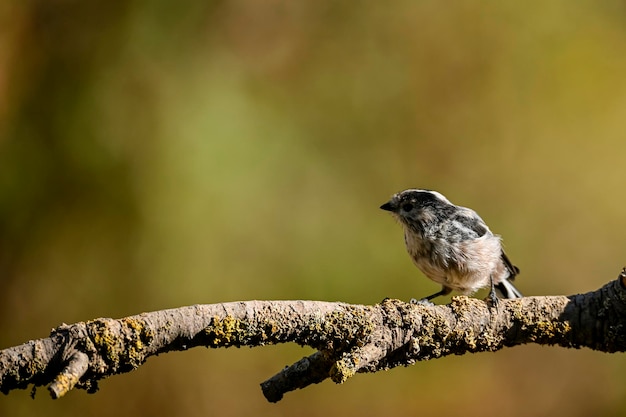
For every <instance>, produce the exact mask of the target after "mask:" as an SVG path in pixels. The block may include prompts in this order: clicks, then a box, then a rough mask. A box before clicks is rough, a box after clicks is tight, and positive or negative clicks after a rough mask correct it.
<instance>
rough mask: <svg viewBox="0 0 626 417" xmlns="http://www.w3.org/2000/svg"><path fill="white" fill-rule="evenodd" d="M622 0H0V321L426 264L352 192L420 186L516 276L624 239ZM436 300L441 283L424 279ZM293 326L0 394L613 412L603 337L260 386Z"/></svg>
mask: <svg viewBox="0 0 626 417" xmlns="http://www.w3.org/2000/svg"><path fill="white" fill-rule="evenodd" d="M625 52H626V7H624V5H623V3H622V2H615V1H608V2H591V1H584V0H583V1H579V2H566V1H564V0H560V1H559V0H556V1H550V2H547V3H546V2H538V1H530V2H518V3H509V2H477V1H465V0H453V1H451V2H436V1H432V0H430V1H429V0H423V1H402V0H400V1H397V2H393V3H384V2H378V1H365V2H360V3H353V2H346V1H326V0H318V1H301V2H286V1H279V0H270V1H265V2H258V1H250V0H234V1H187V2H183V3H173V2H161V1H157V2H146V1H117V0H113V1H108V2H98V1H95V2H80V1H76V0H52V1H50V0H49V1H41V0H26V1H20V0H9V1H4V2H2V3H1V4H0V312H1V314H0V326H1V328H2V329H3V331H2V332H0V346H1V347H8V346H12V345H15V344H20V343H23V342H25V341H26V340H28V339H31V338H39V337H43V336H45V335H46V334H47V332H48V331H49V329H50V328H52V327H54V326H57V325H59V324H60V323H62V322H67V323H71V322H75V321H80V320H87V319H91V318H95V317H99V316H109V317H120V316H125V315H130V314H135V313H139V312H141V311H147V310H158V309H163V308H169V307H175V306H182V305H189V304H195V303H214V302H221V301H232V300H245V299H319V300H329V301H333V300H341V301H346V302H353V303H374V302H378V301H380V300H381V299H383V298H384V297H396V298H402V299H409V298H411V297H416V296H420V295H424V294H427V293H431V292H432V291H434V290H435V289H436V286H435V285H434V284H433V283H431V282H429V281H428V280H426V279H425V278H423V276H422V275H421V274H420V273H419V272H418V271H417V270H416V269H415V268H414V267H413V266H412V265H411V263H410V261H409V258H408V256H407V255H406V253H405V252H404V248H403V243H402V236H401V231H400V228H399V226H398V225H396V224H394V222H393V220H392V219H391V218H390V217H389V216H388V215H386V214H385V213H383V212H381V211H380V210H378V206H379V205H380V204H381V203H383V202H384V201H386V199H387V198H388V197H389V196H390V195H391V194H392V193H394V192H396V191H399V190H402V189H404V188H408V187H424V188H432V189H436V190H439V191H441V192H443V193H444V194H446V195H447V196H448V197H449V198H450V199H451V200H452V201H454V202H456V203H458V204H462V205H466V206H470V207H472V208H474V209H476V210H477V211H478V212H479V213H481V215H482V216H483V217H484V218H485V219H486V221H487V222H488V223H489V224H490V226H491V228H492V229H493V230H494V231H495V232H497V233H499V234H501V235H503V236H504V239H505V244H506V247H507V251H508V252H509V254H510V256H511V258H512V259H513V260H514V262H515V263H516V264H518V265H519V266H520V268H521V270H522V275H521V276H520V277H519V280H518V281H517V283H518V286H519V288H520V289H521V290H522V292H524V293H525V294H528V295H540V294H571V293H576V292H585V291H588V290H593V289H596V288H598V287H599V286H601V285H602V284H604V283H605V282H606V281H608V280H610V279H613V278H614V277H616V276H617V274H618V272H619V270H620V268H621V267H622V266H623V264H624V258H623V254H624V251H623V249H624V247H626V233H624V230H626V216H624V214H623V213H624V206H625V203H626V197H625V196H624V193H623V187H624V175H622V174H621V168H620V167H621V166H623V158H624V154H625V152H626V140H625V137H624V132H625V129H624V123H625V122H624V121H625V120H626V81H625V78H624V74H626V53H625ZM444 301H445V300H444ZM308 353H310V351H309V350H306V349H301V348H299V347H294V346H273V347H266V348H262V349H253V350H248V349H245V351H239V350H222V351H204V350H200V349H198V350H193V351H190V352H185V353H172V354H168V355H163V356H162V357H159V358H156V359H151V360H150V361H148V363H147V364H146V365H145V366H143V367H142V368H141V369H139V370H138V371H137V372H134V373H132V374H129V375H125V376H118V377H114V378H112V379H110V380H105V381H103V382H102V384H101V390H100V392H99V393H98V394H96V395H87V394H85V393H84V392H82V391H77V392H72V393H70V394H69V395H68V396H67V398H64V399H61V400H59V401H55V402H51V400H49V399H48V398H47V393H46V392H44V391H42V390H40V392H39V393H38V394H37V398H36V400H35V401H31V400H30V399H29V398H28V393H27V392H26V391H24V392H19V393H12V394H10V395H9V396H8V397H5V398H2V399H0V415H10V416H30V415H42V414H44V413H45V415H48V416H56V415H59V416H60V415H67V414H73V415H91V416H100V415H110V414H112V413H115V414H116V415H132V416H143V415H145V416H152V415H166V414H171V415H174V414H176V415H188V416H204V415H207V414H209V415H210V414H219V415H222V416H236V415H250V414H254V415H258V416H265V415H296V414H297V415H301V416H324V415H329V414H331V415H333V414H336V415H343V414H348V413H349V414H353V415H357V414H358V415H362V416H370V415H418V414H430V413H437V414H438V415H442V416H444V415H458V414H460V413H463V414H464V415H467V416H473V415H481V416H493V415H501V414H502V413H505V414H506V415H509V416H526V415H535V416H543V415H546V416H547V415H554V414H555V413H558V414H561V415H562V414H568V415H571V416H587V415H591V414H593V415H597V416H612V415H622V414H623V413H624V412H626V402H625V401H624V399H623V395H622V394H623V392H624V390H625V389H626V380H625V379H624V378H623V371H624V369H625V368H626V366H625V365H626V364H625V361H624V359H623V357H622V356H621V355H603V354H599V353H595V352H590V351H570V350H565V349H560V348H538V347H534V346H528V347H519V348H516V349H510V350H506V351H503V352H498V353H496V354H482V355H473V356H469V355H466V356H463V357H454V358H445V359H442V360H438V361H434V362H432V363H423V364H418V365H416V366H413V367H411V368H409V369H396V370H393V371H391V372H386V373H380V374H375V375H359V376H357V377H355V378H354V379H353V380H350V381H348V382H347V383H346V384H345V385H342V386H335V385H334V384H332V383H330V382H325V383H323V384H320V385H319V386H314V387H310V388H308V389H306V390H304V391H299V392H296V393H292V394H289V395H288V396H287V397H286V398H285V399H284V401H283V402H281V403H279V404H268V403H266V402H265V400H264V399H263V397H262V395H261V392H260V389H259V386H258V383H259V382H260V381H262V380H264V379H265V378H267V377H269V376H270V375H272V374H273V373H274V372H276V371H277V370H279V369H280V368H282V367H283V366H284V365H286V364H288V363H292V362H294V361H295V360H297V359H299V358H300V357H301V356H303V355H306V354H308Z"/></svg>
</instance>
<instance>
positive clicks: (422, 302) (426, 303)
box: [409, 298, 435, 307]
mask: <svg viewBox="0 0 626 417" xmlns="http://www.w3.org/2000/svg"><path fill="white" fill-rule="evenodd" d="M409 302H410V303H411V304H415V305H422V306H427V307H432V306H434V305H435V304H434V303H433V302H431V301H430V300H429V299H428V298H422V299H421V300H418V299H416V298H411V301H409Z"/></svg>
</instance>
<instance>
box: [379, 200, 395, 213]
mask: <svg viewBox="0 0 626 417" xmlns="http://www.w3.org/2000/svg"><path fill="white" fill-rule="evenodd" d="M380 208H381V209H383V210H387V211H396V209H395V208H394V206H393V204H391V201H387V202H386V203H385V204H383V205H382V206H380Z"/></svg>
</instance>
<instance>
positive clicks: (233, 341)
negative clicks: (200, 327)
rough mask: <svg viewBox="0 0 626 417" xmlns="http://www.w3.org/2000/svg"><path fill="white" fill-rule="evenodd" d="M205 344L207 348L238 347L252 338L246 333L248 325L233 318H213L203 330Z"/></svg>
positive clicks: (251, 335)
mask: <svg viewBox="0 0 626 417" xmlns="http://www.w3.org/2000/svg"><path fill="white" fill-rule="evenodd" d="M204 335H205V337H206V339H207V340H206V344H207V346H209V347H227V346H237V347H240V346H241V345H243V344H244V341H245V340H246V339H250V338H252V337H254V336H255V335H254V334H250V333H249V331H248V325H247V324H246V323H245V322H242V321H241V320H239V319H236V318H235V317H233V316H230V315H228V316H226V317H224V318H223V319H220V318H219V317H217V316H215V317H213V319H212V320H211V324H210V325H209V326H208V327H206V328H205V329H204Z"/></svg>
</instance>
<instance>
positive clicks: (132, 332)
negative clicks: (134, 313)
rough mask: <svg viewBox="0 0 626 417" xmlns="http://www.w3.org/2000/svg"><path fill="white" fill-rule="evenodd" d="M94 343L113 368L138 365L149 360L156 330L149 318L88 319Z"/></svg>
mask: <svg viewBox="0 0 626 417" xmlns="http://www.w3.org/2000/svg"><path fill="white" fill-rule="evenodd" d="M86 324H87V328H88V332H89V334H90V336H91V338H90V339H91V341H92V343H93V347H94V348H95V350H96V351H97V352H98V354H99V355H100V356H101V358H102V361H103V363H104V364H105V366H106V367H108V368H110V369H111V371H112V372H114V373H115V372H126V371H128V370H132V369H136V368H137V367H139V366H140V365H141V364H142V363H144V362H145V360H146V356H147V353H146V349H147V347H148V346H149V345H150V344H151V343H152V341H153V339H154V334H153V331H152V329H151V328H149V327H148V326H147V324H146V323H145V321H143V320H140V319H137V318H132V317H128V318H125V319H121V320H111V319H97V320H92V321H89V322H87V323H86Z"/></svg>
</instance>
